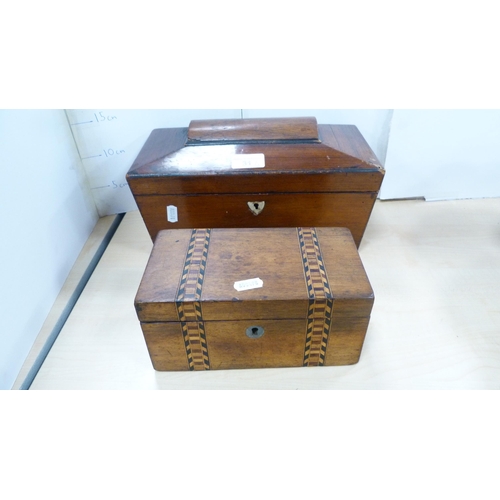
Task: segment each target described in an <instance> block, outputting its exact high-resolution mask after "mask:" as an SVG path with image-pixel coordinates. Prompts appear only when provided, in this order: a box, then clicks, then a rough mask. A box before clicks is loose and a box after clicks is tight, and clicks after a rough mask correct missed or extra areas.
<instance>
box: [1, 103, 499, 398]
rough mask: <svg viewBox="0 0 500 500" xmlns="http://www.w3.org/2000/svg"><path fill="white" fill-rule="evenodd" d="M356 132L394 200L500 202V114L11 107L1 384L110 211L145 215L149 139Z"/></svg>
mask: <svg viewBox="0 0 500 500" xmlns="http://www.w3.org/2000/svg"><path fill="white" fill-rule="evenodd" d="M285 116H315V117H316V118H317V120H318V122H319V123H336V124H353V125H356V126H357V127H358V128H359V129H360V131H361V133H362V134H363V136H364V137H365V139H366V140H367V142H368V144H369V145H370V146H371V148H372V149H373V150H374V152H375V154H376V155H377V157H378V158H379V160H380V161H381V162H382V164H384V165H385V168H386V177H385V179H384V183H383V185H382V189H381V192H380V197H381V198H382V199H395V198H408V197H420V196H423V197H425V198H426V199H428V200H437V199H454V198H477V197H500V156H499V154H498V149H499V148H498V146H499V144H500V110H394V111H393V110H390V109H378V110H356V109H354V110H348V109H341V110H325V109H298V110H288V109H285V110H284V109H275V110H272V109H262V110H259V109H223V110H206V109H202V110H197V109H190V110H103V109H96V110H93V109H85V110H67V111H66V112H65V111H63V110H35V111H32V110H8V111H0V172H1V173H2V182H1V183H0V200H1V203H2V212H1V215H0V234H1V235H2V243H1V247H0V248H1V252H0V257H1V259H0V304H1V305H0V307H1V310H2V314H0V388H3V389H5V388H10V387H11V386H12V383H13V382H14V380H15V378H16V376H17V374H18V372H19V370H20V368H21V366H22V363H23V361H24V359H25V357H26V355H27V354H28V352H29V349H30V348H31V346H32V344H33V341H34V339H35V338H36V335H37V334H38V332H39V330H40V327H41V326H42V324H43V322H44V320H45V318H46V316H47V314H48V312H49V310H50V308H51V306H52V304H53V302H54V300H55V298H56V297H57V294H58V293H59V291H60V289H61V287H62V285H63V283H64V280H65V278H66V277H67V275H68V273H69V270H70V269H71V266H72V265H73V263H74V261H75V260H76V258H77V256H78V253H79V252H80V250H81V248H82V246H83V244H84V243H85V241H86V239H87V238H88V235H89V234H90V232H91V231H92V229H93V227H94V225H95V222H96V221H97V218H98V216H99V215H101V216H103V215H108V214H112V213H120V212H124V211H129V210H134V209H135V208H136V205H135V202H134V200H133V197H132V195H131V193H130V191H129V189H128V186H127V185H126V183H125V174H126V173H127V171H128V169H129V168H130V166H131V164H132V162H133V161H134V159H135V157H136V156H137V154H138V152H139V150H140V149H141V147H142V145H143V144H144V142H145V141H146V139H147V137H148V135H149V133H150V132H151V130H152V129H154V128H160V127H185V126H187V125H188V124H189V121H190V120H192V119H209V118H240V117H243V118H256V117H285Z"/></svg>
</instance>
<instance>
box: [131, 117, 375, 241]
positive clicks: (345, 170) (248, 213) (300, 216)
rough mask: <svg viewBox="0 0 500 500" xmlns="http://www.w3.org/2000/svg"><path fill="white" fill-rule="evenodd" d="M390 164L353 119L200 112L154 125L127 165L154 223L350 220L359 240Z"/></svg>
mask: <svg viewBox="0 0 500 500" xmlns="http://www.w3.org/2000/svg"><path fill="white" fill-rule="evenodd" d="M383 176H384V169H383V168H382V167H381V166H380V164H379V162H378V160H377V158H376V157H375V154H374V153H373V151H372V150H371V149H370V147H369V146H368V144H367V143H366V141H365V140H364V138H363V137H362V135H361V134H360V132H359V131H358V129H357V128H356V127H355V126H352V125H318V124H317V122H316V119H315V118H281V119H243V120H212V121H203V120H199V121H192V122H191V123H190V125H189V128H165V129H156V130H153V132H152V133H151V135H150V137H149V138H148V140H147V141H146V143H145V145H144V147H143V149H142V150H141V152H140V153H139V155H138V157H137V159H136V160H135V162H134V164H133V165H132V167H131V168H130V170H129V172H128V174H127V180H128V183H129V186H130V189H131V190H132V193H133V195H134V198H135V200H136V202H137V205H138V207H139V210H140V212H141V215H142V217H143V219H144V221H145V224H146V227H147V229H148V231H149V234H150V235H151V238H152V239H153V241H154V239H155V237H156V234H157V233H158V231H160V230H162V229H177V228H194V227H212V228H213V227H299V226H324V227H347V228H349V229H350V230H351V233H352V235H353V238H354V241H355V243H356V245H357V246H359V243H360V242H361V238H362V236H363V232H364V230H365V227H366V225H367V223H368V219H369V217H370V213H371V211H372V208H373V205H374V203H375V199H376V197H377V194H378V191H379V189H380V185H381V183H382V179H383Z"/></svg>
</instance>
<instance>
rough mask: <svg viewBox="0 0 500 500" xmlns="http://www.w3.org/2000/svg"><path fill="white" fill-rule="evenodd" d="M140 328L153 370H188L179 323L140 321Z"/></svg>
mask: <svg viewBox="0 0 500 500" xmlns="http://www.w3.org/2000/svg"><path fill="white" fill-rule="evenodd" d="M141 328H142V332H143V334H144V339H145V341H146V345H147V348H148V352H149V356H150V358H151V362H152V364H153V367H154V369H155V370H158V371H187V370H189V365H188V358H187V353H186V347H185V344H184V339H183V335H182V329H181V326H180V324H179V323H173V322H172V323H141Z"/></svg>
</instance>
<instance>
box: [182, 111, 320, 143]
mask: <svg viewBox="0 0 500 500" xmlns="http://www.w3.org/2000/svg"><path fill="white" fill-rule="evenodd" d="M188 139H189V141H190V142H191V143H192V142H195V141H200V142H232V141H234V142H238V141H259V140H260V141H287V140H302V141H309V140H313V141H317V140H318V124H317V122H316V118H314V117H304V118H244V119H235V120H229V119H224V120H192V121H191V123H190V124H189V127H188Z"/></svg>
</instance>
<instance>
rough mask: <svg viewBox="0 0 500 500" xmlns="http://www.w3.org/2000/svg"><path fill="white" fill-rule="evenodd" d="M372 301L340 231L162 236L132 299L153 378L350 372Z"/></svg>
mask: <svg viewBox="0 0 500 500" xmlns="http://www.w3.org/2000/svg"><path fill="white" fill-rule="evenodd" d="M373 301H374V295H373V291H372V288H371V286H370V283H369V281H368V278H367V276H366V274H365V271H364V268H363V265H362V263H361V260H360V258H359V255H358V252H357V249H356V246H355V244H354V241H353V239H352V236H351V233H350V232H349V230H348V229H344V228H319V227H318V228H310V227H303V228H277V229H273V228H260V229H258V228H243V229H227V228H215V229H193V230H188V229H179V230H166V231H160V232H159V233H158V235H157V238H156V241H155V244H154V246H153V251H152V254H151V256H150V260H149V262H148V265H147V267H146V270H145V272H144V276H143V278H142V281H141V284H140V286H139V290H138V292H137V295H136V299H135V307H136V311H137V315H138V318H139V320H140V322H141V327H142V331H143V334H144V337H145V340H146V344H147V348H148V350H149V354H150V357H151V360H152V363H153V366H154V368H155V369H156V370H172V371H176V370H208V369H231V368H270V367H296V366H322V365H325V366H327V365H346V364H352V363H356V362H357V361H358V359H359V356H360V353H361V348H362V345H363V341H364V338H365V334H366V330H367V327H368V323H369V319H370V313H371V309H372V306H373Z"/></svg>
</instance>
